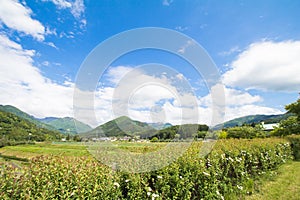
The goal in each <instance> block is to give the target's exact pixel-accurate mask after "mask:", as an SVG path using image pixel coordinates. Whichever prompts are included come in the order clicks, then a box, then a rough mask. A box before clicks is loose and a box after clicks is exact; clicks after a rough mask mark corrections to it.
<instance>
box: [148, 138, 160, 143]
mask: <svg viewBox="0 0 300 200" xmlns="http://www.w3.org/2000/svg"><path fill="white" fill-rule="evenodd" d="M158 141H159V140H158V138H157V137H153V138H152V139H151V140H150V142H158Z"/></svg>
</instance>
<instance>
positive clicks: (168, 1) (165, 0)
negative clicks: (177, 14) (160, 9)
mask: <svg viewBox="0 0 300 200" xmlns="http://www.w3.org/2000/svg"><path fill="white" fill-rule="evenodd" d="M173 1H174V0H163V1H162V4H163V5H164V6H170V5H171V4H172V3H173Z"/></svg>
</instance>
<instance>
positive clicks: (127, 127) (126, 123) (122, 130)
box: [81, 116, 155, 137]
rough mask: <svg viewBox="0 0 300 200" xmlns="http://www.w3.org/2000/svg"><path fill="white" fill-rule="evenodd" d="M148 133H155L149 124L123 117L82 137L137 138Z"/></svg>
mask: <svg viewBox="0 0 300 200" xmlns="http://www.w3.org/2000/svg"><path fill="white" fill-rule="evenodd" d="M146 131H155V129H154V128H152V127H151V126H149V125H148V124H147V123H143V122H139V121H135V120H132V119H130V118H129V117H126V116H122V117H119V118H116V119H114V120H111V121H109V122H106V123H105V124H102V125H100V126H98V127H96V128H95V129H93V130H91V131H89V132H86V133H83V134H81V136H82V137H122V136H137V135H141V134H143V132H146Z"/></svg>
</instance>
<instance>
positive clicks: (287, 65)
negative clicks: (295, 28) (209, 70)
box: [223, 41, 300, 92]
mask: <svg viewBox="0 0 300 200" xmlns="http://www.w3.org/2000/svg"><path fill="white" fill-rule="evenodd" d="M299 55H300V41H283V42H272V41H263V42H258V43H253V44H251V45H250V46H249V47H248V48H247V49H246V50H245V51H243V52H242V53H240V54H239V56H238V57H237V59H236V60H234V61H233V62H232V63H231V67H232V69H231V70H229V71H227V72H226V73H225V74H224V75H223V80H224V83H225V84H226V85H229V86H233V87H240V88H245V89H258V90H267V91H287V92H299V89H300V78H299V75H300V67H299V66H300V57H299Z"/></svg>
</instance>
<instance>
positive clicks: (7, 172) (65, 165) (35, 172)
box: [0, 138, 291, 199]
mask: <svg viewBox="0 0 300 200" xmlns="http://www.w3.org/2000/svg"><path fill="white" fill-rule="evenodd" d="M237 141H238V142H237ZM201 145H202V143H201V142H195V143H193V144H192V146H191V147H190V148H189V149H188V151H187V152H186V153H185V154H184V155H183V156H182V157H180V158H179V159H178V160H177V161H175V162H173V163H171V164H170V165H168V166H166V167H164V168H162V169H159V170H157V171H150V172H144V173H140V174H134V173H127V172H122V171H113V170H112V169H111V168H109V167H107V166H104V165H102V164H100V163H99V162H98V161H96V160H93V159H91V158H79V157H45V156H42V157H37V158H34V159H32V160H31V161H30V162H29V164H28V165H25V166H24V167H23V169H17V168H15V167H14V166H7V165H6V166H3V168H2V169H1V170H0V176H1V177H2V178H1V179H0V196H1V198H3V199H224V198H226V197H228V198H230V197H231V194H237V195H239V194H241V195H243V194H246V193H249V192H251V191H252V190H253V187H254V186H253V180H254V179H255V178H256V177H259V176H261V175H262V174H264V173H266V172H268V171H270V170H274V169H276V168H277V167H278V166H279V165H280V164H282V163H284V162H286V161H287V160H289V159H291V148H290V145H289V144H288V143H286V142H284V141H283V140H280V139H276V138H275V139H274V138H271V139H264V140H263V139H255V140H234V139H229V140H219V141H218V143H217V144H216V146H215V149H214V150H213V151H212V152H211V153H210V154H209V155H207V156H206V157H205V158H204V157H200V156H199V149H201Z"/></svg>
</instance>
